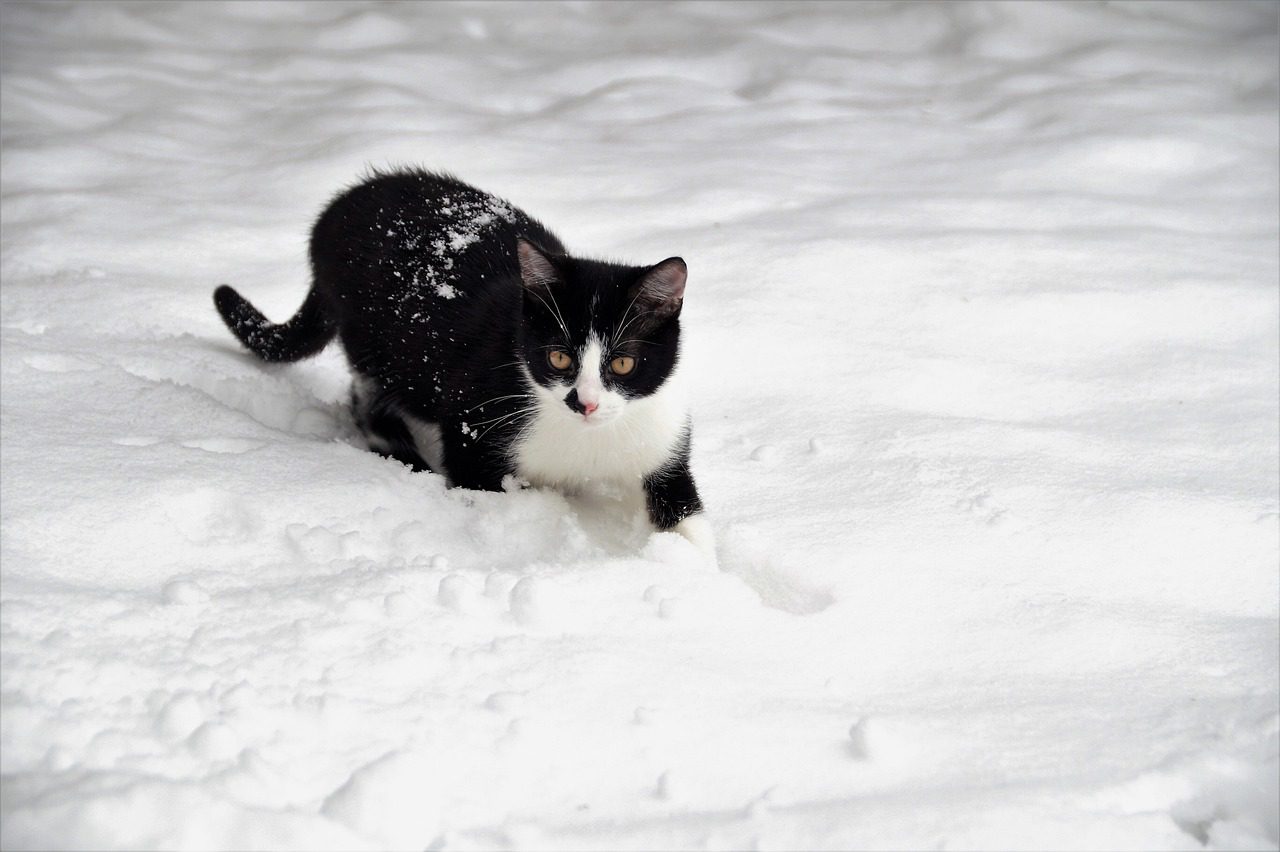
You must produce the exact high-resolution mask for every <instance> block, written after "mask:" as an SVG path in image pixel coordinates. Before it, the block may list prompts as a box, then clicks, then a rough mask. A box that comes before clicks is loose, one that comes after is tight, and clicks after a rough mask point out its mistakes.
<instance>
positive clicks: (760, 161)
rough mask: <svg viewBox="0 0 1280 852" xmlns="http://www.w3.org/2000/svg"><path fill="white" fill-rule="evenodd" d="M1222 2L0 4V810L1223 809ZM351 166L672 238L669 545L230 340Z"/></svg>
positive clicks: (1242, 733) (1240, 543) (1240, 106)
mask: <svg viewBox="0 0 1280 852" xmlns="http://www.w3.org/2000/svg"><path fill="white" fill-rule="evenodd" d="M1278 10H1280V6H1278V5H1277V4H1275V3H1259V4H1244V3H1219V2H1204V3H1194V2H1187V3H1170V4H1148V3H1132V4H1131V3H1112V4H1094V3H938V4H871V3H867V4H852V3H849V4H820V5H812V4H808V3H800V2H788V3H782V4H769V3H692V4H629V3H558V4H551V5H543V4H534V3H517V4H505V3H463V4H456V5H439V4H415V3H403V4H373V5H367V4H354V5H353V4H344V3H318V4H314V5H311V4H296V3H242V4H217V3H203V2H202V3H190V4H183V5H173V4H166V3H140V4H134V3H85V4H80V5H65V4H37V5H22V4H16V3H5V4H4V5H3V8H2V9H0V16H2V17H0V24H2V29H3V45H2V46H3V77H2V92H0V93H2V95H3V107H2V109H3V140H2V141H3V166H2V168H3V208H2V211H0V212H2V214H3V255H2V268H0V272H2V274H3V290H2V294H3V295H2V308H3V316H2V319H3V338H2V340H3V348H2V354H3V358H2V361H0V363H2V379H3V413H2V418H3V419H2V420H0V423H2V426H3V495H2V496H3V500H2V505H3V552H2V557H3V589H2V593H0V625H2V629H3V679H2V686H3V717H2V718H3V721H2V723H0V731H2V736H3V766H2V770H3V796H2V812H0V824H2V827H0V842H2V843H3V846H4V847H5V848H15V849H16V848H60V849H65V848H115V849H161V848H163V849H195V848H237V849H247V848H280V849H323V848H342V849H361V848H404V849H424V848H427V847H431V848H434V849H480V848H563V849H574V848H581V849H588V848H592V849H594V848H600V847H610V848H620V849H621V848H636V849H638V848H809V849H817V848H852V847H873V848H884V849H888V848H911V849H922V848H947V849H963V848H984V849H992V848H1054V849H1066V848H1096V849H1123V848H1129V849H1156V848H1165V849H1201V848H1209V849H1268V848H1270V849H1275V848H1277V844H1278V842H1280V831H1278V829H1277V731H1278V727H1280V722H1278V720H1280V715H1278V713H1277V711H1278V707H1277V703H1278V700H1280V699H1278V697H1277V695H1278V692H1277V690H1278V688H1280V687H1278V682H1277V680H1278V678H1277V670H1278V666H1280V663H1278V660H1277V647H1278V641H1277V640H1278V637H1277V625H1278V623H1280V622H1278V620H1277V616H1278V614H1277V608H1278V603H1277V601H1278V571H1277V562H1278V559H1280V521H1278V517H1280V516H1278V514H1277V513H1278V509H1280V505H1278V494H1277V489H1278V485H1277V482H1278V480H1280V461H1278V453H1280V450H1278V441H1280V411H1278V409H1277V398H1278V395H1280V394H1278V392H1280V353H1278V351H1277V349H1278V345H1280V344H1278V330H1280V288H1278V286H1277V282H1278V280H1280V278H1278V275H1280V272H1278V269H1277V264H1278V238H1277V235H1278V234H1280V221H1278V218H1280V214H1278V209H1280V190H1278V180H1280V178H1278V165H1277V163H1278V145H1277V76H1278V73H1277V56H1278V47H1277V11H1278ZM400 163H404V164H420V165H424V166H428V167H432V168H442V169H447V170H450V171H452V172H455V173H456V174H458V175H459V176H461V177H463V178H464V179H466V180H468V181H471V182H473V183H475V184H476V185H477V186H480V187H482V188H484V189H486V190H490V191H493V192H495V193H497V194H499V195H502V196H505V197H507V198H509V199H511V201H512V202H514V203H516V204H518V205H520V206H522V207H523V208H525V209H526V210H528V211H529V212H530V213H532V214H533V215H534V216H537V217H539V218H541V219H542V220H543V221H545V222H546V223H548V224H549V225H550V226H551V227H552V228H554V229H555V230H556V231H557V232H558V233H559V234H560V235H561V236H562V237H563V238H564V239H565V240H566V242H567V244H568V245H569V247H570V248H571V249H572V250H574V251H577V252H581V253H583V254H587V255H597V256H605V257H614V258H623V259H627V260H631V261H633V262H649V263H652V262H656V261H657V260H659V259H661V258H664V257H667V256H669V255H672V254H679V255H682V256H683V257H684V258H685V259H686V260H687V261H688V262H689V266H690V284H689V290H688V296H687V301H686V306H685V313H684V318H685V329H686V341H687V348H686V364H685V366H686V368H687V369H686V374H687V377H688V380H689V382H690V387H691V389H692V392H693V399H694V416H695V418H696V423H697V431H696V436H695V442H694V449H693V454H694V469H695V473H696V475H697V477H698V482H699V484H700V485H701V487H702V489H703V493H704V496H705V499H706V502H707V504H708V506H709V507H710V513H711V514H710V517H711V519H712V524H713V527H714V530H715V533H716V536H717V539H718V542H719V566H718V568H712V567H709V566H707V565H706V564H704V562H703V561H702V560H701V559H700V558H699V554H698V553H697V551H696V550H695V548H693V546H692V545H690V544H689V543H688V542H687V541H685V540H684V539H682V538H680V537H678V536H675V535H673V534H654V533H651V532H650V531H649V530H648V528H647V527H646V526H645V525H644V524H643V523H641V522H640V521H639V519H638V518H636V517H633V516H632V515H631V514H629V513H627V512H626V511H625V510H624V506H623V505H622V503H621V501H620V500H617V499H614V498H613V497H610V496H609V495H594V496H592V495H586V496H580V497H573V498H569V497H564V496H560V495H558V494H555V493H549V492H542V491H519V490H513V491H511V492H510V493H500V494H480V493H468V492H463V491H449V490H446V489H445V488H444V487H443V485H442V483H441V481H440V479H439V477H436V476H432V475H428V474H421V475H415V474H412V473H411V472H410V471H408V470H407V469H406V468H404V467H402V466H400V465H398V464H396V463H395V462H392V461H389V460H386V459H383V458H380V457H378V456H376V455H373V454H371V453H368V452H366V451H365V450H364V449H362V448H361V447H360V445H359V441H358V439H357V438H356V436H355V433H354V429H353V426H352V423H351V420H350V417H349V415H348V413H347V411H346V408H345V401H346V395H347V382H348V379H347V376H346V372H345V367H344V364H343V361H342V358H341V355H340V353H339V352H338V351H336V350H330V351H327V352H325V353H324V354H322V355H321V356H320V357H317V358H315V359H313V360H311V361H309V362H305V363H301V364H298V365H286V366H280V367H264V366H263V365H262V364H259V363H257V362H255V361H254V359H253V358H251V357H250V356H248V355H247V354H246V353H244V352H243V351H241V350H240V349H239V348H238V347H237V346H236V345H235V343H234V341H233V340H232V338H231V336H230V335H229V334H228V333H227V332H226V330H225V329H223V328H222V326H221V324H220V323H219V321H218V318H217V316H216V315H215V313H214V310H213V306H212V303H211V300H210V293H211V291H212V289H213V287H214V286H215V285H216V284H218V283H222V282H226V283H231V284H233V285H235V286H236V287H239V288H241V290H242V292H244V293H245V294H246V295H247V296H248V297H249V298H251V299H252V300H254V302H255V303H257V304H259V305H261V306H262V307H263V308H264V310H265V311H266V312H267V313H268V315H270V316H272V317H273V318H274V319H276V320H281V319H284V318H285V317H287V316H288V315H289V314H290V313H291V312H292V311H293V310H294V308H296V307H297V305H298V304H299V303H300V302H301V299H302V295H303V293H304V292H305V289H306V286H307V272H306V254H305V249H306V240H307V237H308V229H309V226H310V223H311V222H312V221H313V218H314V217H315V216H316V215H317V213H318V212H319V210H320V209H321V207H322V206H323V205H324V203H325V202H326V200H327V199H328V198H329V197H330V196H331V195H332V194H333V193H335V192H336V191H337V190H338V189H339V188H341V187H342V186H344V185H347V184H349V183H350V182H352V181H353V180H355V179H356V178H357V176H358V175H359V174H360V173H361V172H362V170H364V169H365V168H366V166H389V165H395V164H400ZM459 239H467V235H465V234H460V235H459ZM438 283H440V284H441V286H442V290H441V295H442V296H446V297H447V296H448V295H449V294H450V293H449V291H448V290H445V289H443V288H444V287H445V286H448V285H447V282H438Z"/></svg>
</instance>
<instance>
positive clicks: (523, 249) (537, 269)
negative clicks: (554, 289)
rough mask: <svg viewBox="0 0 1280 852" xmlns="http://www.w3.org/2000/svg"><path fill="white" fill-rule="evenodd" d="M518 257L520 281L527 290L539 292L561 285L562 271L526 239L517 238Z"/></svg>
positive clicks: (544, 253)
mask: <svg viewBox="0 0 1280 852" xmlns="http://www.w3.org/2000/svg"><path fill="white" fill-rule="evenodd" d="M516 256H517V257H518V258H519V260H520V280H521V281H523V282H524V287H525V289H526V290H530V291H533V292H535V293H536V292H539V291H543V290H548V289H550V288H551V286H552V285H554V284H557V283H559V281H560V270H558V269H556V265H555V264H554V263H553V262H552V261H551V258H550V257H548V256H547V253H546V252H545V251H543V250H542V249H541V248H539V247H538V246H537V245H535V244H534V243H532V242H530V241H529V240H526V239H525V238H524V237H517V238H516Z"/></svg>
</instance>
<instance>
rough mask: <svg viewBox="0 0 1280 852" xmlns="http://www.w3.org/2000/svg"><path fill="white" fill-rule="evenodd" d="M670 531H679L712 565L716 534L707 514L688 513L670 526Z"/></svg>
mask: <svg viewBox="0 0 1280 852" xmlns="http://www.w3.org/2000/svg"><path fill="white" fill-rule="evenodd" d="M672 532H677V533H680V535H682V536H684V537H685V538H686V539H688V540H689V542H690V543H692V544H693V546H694V547H696V548H698V551H699V552H700V553H702V555H703V556H705V557H706V558H707V560H708V561H710V562H711V563H712V564H713V565H714V564H715V562H716V536H715V533H714V532H712V530H711V522H710V521H708V520H707V516H706V515H704V514H703V513H701V512H699V513H697V514H696V515H690V516H689V517H687V518H685V519H684V520H682V521H681V522H680V523H678V524H676V525H675V527H673V528H672Z"/></svg>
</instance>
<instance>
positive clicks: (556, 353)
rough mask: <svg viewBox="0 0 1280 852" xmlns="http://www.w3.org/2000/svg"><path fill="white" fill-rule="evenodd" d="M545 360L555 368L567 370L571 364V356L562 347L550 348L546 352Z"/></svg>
mask: <svg viewBox="0 0 1280 852" xmlns="http://www.w3.org/2000/svg"><path fill="white" fill-rule="evenodd" d="M547 360H548V361H549V362H551V366H552V367H555V368H556V369H557V370H567V369H569V367H570V366H572V364H573V358H572V357H571V356H570V355H569V353H568V352H565V351H564V350H563V349H552V350H551V351H550V352H549V353H547Z"/></svg>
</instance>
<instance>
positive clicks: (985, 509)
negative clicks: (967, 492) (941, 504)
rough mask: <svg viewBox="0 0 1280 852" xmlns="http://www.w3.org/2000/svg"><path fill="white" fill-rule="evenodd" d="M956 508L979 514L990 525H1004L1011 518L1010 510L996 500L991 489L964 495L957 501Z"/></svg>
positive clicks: (980, 518) (978, 516)
mask: <svg viewBox="0 0 1280 852" xmlns="http://www.w3.org/2000/svg"><path fill="white" fill-rule="evenodd" d="M956 508H957V509H960V510H961V511H964V512H969V513H970V514H972V515H975V516H977V518H978V519H979V520H981V521H982V522H983V523H984V524H986V525H987V526H989V527H995V526H1002V525H1003V524H1005V523H1007V522H1008V520H1009V510H1008V509H1006V508H1005V507H1004V506H1001V505H1000V504H999V503H997V502H995V500H993V499H992V497H991V492H990V491H983V492H982V493H981V494H975V495H973V496H971V497H962V498H960V499H959V500H957V501H956Z"/></svg>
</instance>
